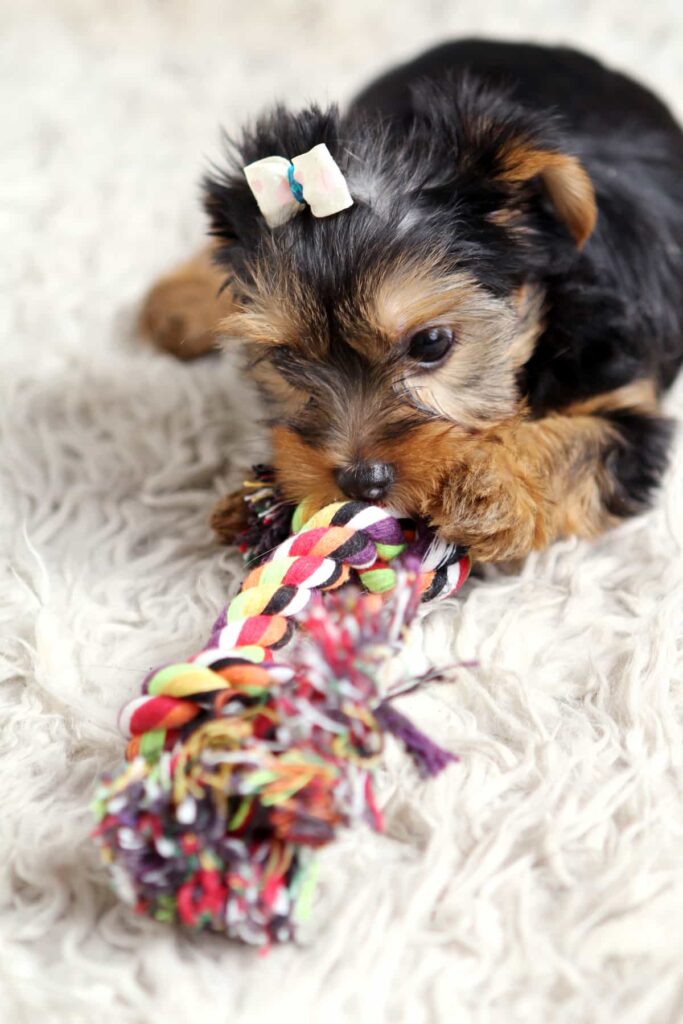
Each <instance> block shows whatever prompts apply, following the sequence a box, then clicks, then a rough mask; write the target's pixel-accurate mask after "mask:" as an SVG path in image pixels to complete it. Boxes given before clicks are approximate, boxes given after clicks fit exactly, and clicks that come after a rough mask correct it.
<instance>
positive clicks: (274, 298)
mask: <svg viewBox="0 0 683 1024" xmlns="http://www.w3.org/2000/svg"><path fill="white" fill-rule="evenodd" d="M220 327H221V330H222V332H223V333H224V334H227V335H229V336H232V337H237V338H239V339H241V340H244V341H247V342H251V343H253V344H256V345H287V346H289V347H290V348H295V349H298V350H300V351H303V352H305V353H307V354H310V355H320V354H322V352H324V346H325V343H326V340H327V334H326V332H327V324H326V321H325V315H324V311H323V310H322V309H321V307H320V305H319V304H318V303H317V302H316V297H315V296H314V295H312V294H311V293H310V292H308V291H307V290H306V289H305V288H303V287H302V285H301V283H300V282H299V281H298V280H297V278H296V276H295V275H293V274H287V273H285V272H284V271H283V270H279V269H276V271H275V272H274V273H266V272H265V271H264V270H263V269H262V268H259V267H257V268H256V269H255V271H254V277H253V282H252V283H251V284H250V285H249V286H248V287H244V286H243V287H242V289H241V294H240V296H239V298H236V301H235V307H234V309H233V310H232V311H231V313H230V314H229V316H227V317H225V319H224V320H223V321H222V322H221V325H220Z"/></svg>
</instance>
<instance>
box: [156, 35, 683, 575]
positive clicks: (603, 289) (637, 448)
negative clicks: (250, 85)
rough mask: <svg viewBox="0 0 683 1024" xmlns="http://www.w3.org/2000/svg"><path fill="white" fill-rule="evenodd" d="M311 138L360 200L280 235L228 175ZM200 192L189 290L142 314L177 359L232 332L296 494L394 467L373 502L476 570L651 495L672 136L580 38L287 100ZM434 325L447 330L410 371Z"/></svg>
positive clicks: (678, 166)
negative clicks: (202, 210) (210, 238)
mask: <svg viewBox="0 0 683 1024" xmlns="http://www.w3.org/2000/svg"><path fill="white" fill-rule="evenodd" d="M320 142H325V143H326V144H327V146H328V148H329V149H330V151H331V152H332V155H333V156H334V158H335V160H336V161H337V163H338V164H339V166H340V167H341V169H342V171H343V173H344V175H345V176H346V179H347V181H348V184H349V188H350V190H351V194H352V196H353V198H354V206H353V207H351V208H350V209H348V210H345V211H343V212H342V213H340V214H338V215H336V216H334V217H329V218H325V219H321V220H316V219H315V218H313V217H312V216H311V215H310V213H309V212H308V211H307V210H304V211H303V212H302V213H301V214H299V215H298V216H297V217H296V218H295V219H294V220H293V221H291V222H289V223H288V224H286V225H284V226H282V227H280V228H278V229H275V230H274V231H270V230H269V229H268V228H267V227H266V226H265V224H264V222H263V219H262V218H261V216H260V215H259V213H258V209H257V207H256V203H255V202H254V200H253V197H252V195H251V193H250V191H249V189H248V187H247V184H246V181H245V179H244V177H243V175H242V173H241V170H240V168H241V166H242V165H243V164H245V163H248V162H251V161H253V160H256V159H259V158H261V157H265V156H269V155H272V154H279V155H285V156H289V157H291V156H294V155H296V154H299V153H303V152H305V151H307V150H308V149H310V148H312V146H314V145H316V144H317V143H320ZM205 197H206V208H207V210H208V213H209V216H210V218H211V224H212V233H213V235H214V238H215V242H214V249H213V252H212V254H211V259H212V260H213V262H211V260H210V258H209V256H208V255H205V256H204V257H202V258H201V259H200V261H199V263H197V262H194V263H193V264H191V265H190V267H189V269H187V268H186V269H185V270H184V271H183V270H181V271H179V272H176V274H175V278H174V279H173V280H175V282H176V284H178V282H181V283H182V282H183V281H184V282H185V284H184V288H185V295H186V296H187V295H188V294H189V293H192V292H193V289H194V293H193V294H194V297H193V298H192V300H191V301H190V302H187V301H186V299H183V296H182V288H179V287H178V288H174V287H173V281H172V280H171V281H170V282H169V280H166V281H165V282H161V283H160V284H159V285H158V286H157V287H156V289H155V290H154V291H153V292H152V293H151V295H150V297H149V299H148V303H147V306H146V309H145V311H144V313H143V324H144V325H145V326H146V327H147V331H148V333H150V334H152V335H153V336H155V337H156V339H157V340H158V341H159V342H160V343H161V344H162V345H164V346H165V347H171V348H173V349H174V350H179V352H180V354H183V353H184V352H185V353H186V354H188V355H189V354H192V355H194V354H196V352H197V351H198V350H199V351H201V350H204V349H206V348H207V347H208V345H209V344H211V343H212V339H213V335H214V331H215V330H216V329H217V328H218V325H219V322H220V333H221V334H222V335H224V336H226V337H227V338H228V339H229V338H232V337H235V338H238V339H240V340H241V341H242V342H243V343H244V345H245V351H246V353H247V360H248V365H249V368H250V372H251V373H252V374H253V376H254V378H255V379H256V380H257V382H258V383H259V385H260V387H261V388H262V390H263V392H264V394H265V395H266V398H267V409H268V415H269V422H270V426H271V429H272V441H273V461H274V465H275V468H276V471H277V477H278V481H279V484H280V486H281V488H282V489H283V491H284V492H285V494H286V495H287V496H288V497H289V498H291V499H293V500H298V499H300V498H302V497H304V496H310V497H312V498H313V500H314V501H315V502H317V503H319V504H322V503H324V502H326V501H328V500H331V499H334V498H338V497H340V496H341V488H340V484H339V480H340V470H342V469H343V468H344V467H347V466H349V465H355V464H357V463H359V462H362V463H366V462H368V461H371V462H373V463H374V462H378V463H379V464H386V465H390V466H391V468H392V479H393V483H392V484H391V486H390V488H389V489H388V491H387V493H386V494H385V500H387V501H388V502H389V503H390V504H391V505H394V506H396V507H398V508H400V509H402V510H404V511H405V512H407V513H410V514H419V515H422V516H425V517H426V518H428V519H429V520H430V521H431V522H432V523H433V524H434V525H435V526H436V528H437V529H438V530H439V532H440V533H441V534H442V536H444V537H445V538H446V539H449V540H457V541H459V542H461V543H464V544H467V545H468V546H469V547H470V549H471V551H472V553H473V555H474V556H475V557H476V558H478V559H481V560H508V559H516V558H520V557H523V556H524V555H525V554H527V553H528V552H529V551H531V550H532V549H534V548H540V547H543V546H545V545H546V544H548V543H550V542H551V541H553V540H554V539H555V538H557V537H560V536H563V535H567V534H578V535H580V536H594V535H596V534H597V533H599V532H600V531H601V530H603V529H605V528H606V527H608V526H610V525H611V524H613V523H615V522H617V521H618V520H619V519H620V518H622V517H624V516H628V515H632V514H634V513H637V512H639V511H641V510H642V509H644V508H646V507H647V505H648V503H649V502H650V499H651V496H652V493H653V490H654V489H655V488H656V486H657V484H658V482H659V480H660V477H661V474H662V472H663V469H664V467H665V464H666V458H667V449H668V442H669V436H670V425H669V423H668V421H667V420H666V419H665V418H664V417H663V416H662V415H661V413H660V411H659V401H660V397H661V394H662V391H663V390H664V389H665V388H666V387H667V386H668V385H669V384H670V383H671V381H672V380H673V377H674V375H675V373H676V371H677V368H678V366H679V364H680V362H681V359H682V358H683V288H682V286H681V280H682V277H683V256H682V251H681V250H682V246H683V137H682V135H681V132H680V130H679V128H678V126H677V125H676V123H675V122H674V120H673V118H672V117H671V115H670V114H669V112H668V111H667V110H666V108H665V107H664V106H663V105H662V104H661V103H660V102H659V101H658V100H657V99H656V98H655V97H654V96H652V94H651V93H649V92H647V91H646V90H645V89H643V88H642V87H641V86H639V85H637V84H636V83H634V82H632V81H630V80H629V79H627V78H625V77H624V76H622V75H619V74H617V73H615V72H612V71H610V70H607V69H606V68H604V67H602V66H601V65H600V64H598V63H596V62H595V61H593V60H591V59H590V58H588V57H585V56H583V55H581V54H578V53H576V52H574V51H571V50H563V49H555V50H552V49H546V48H542V47H535V46H523V45H514V44H496V43H485V42H478V41H467V42H461V43H452V44H447V45H445V46H444V47H440V48H438V49H437V50H434V51H430V52H429V53H427V54H425V55H424V56H422V57H420V58H418V59H417V60H416V61H415V62H413V63H411V64H408V65H405V66H403V67H400V68H398V69H396V70H394V71H392V72H390V73H389V74H388V75H387V76H385V77H384V78H382V79H380V80H379V81H377V82H376V83H374V84H373V85H371V86H370V87H369V88H368V89H367V90H366V91H365V92H363V93H362V94H361V95H360V96H359V97H358V99H357V100H356V101H355V102H354V103H353V104H352V106H351V108H350V110H349V111H348V112H347V113H346V114H344V115H341V114H339V113H338V112H337V110H336V109H331V110H319V109H317V108H315V107H312V108H309V109H307V110H304V111H302V112H300V113H298V114H291V113H289V112H288V111H286V110H285V109H284V108H277V109H276V110H275V111H274V112H273V113H272V114H271V115H269V116H268V117H265V118H263V119H262V120H260V121H258V122H257V123H256V125H255V126H254V127H253V128H252V129H250V130H247V131H246V132H245V134H244V136H243V138H242V140H241V142H240V143H239V145H238V146H237V147H236V149H235V152H234V153H233V156H232V157H231V162H230V165H229V167H228V169H227V170H226V171H225V172H224V173H223V174H219V175H215V176H212V177H210V178H208V179H207V180H206V182H205ZM216 267H218V268H219V269H218V271H217V270H216ZM198 268H199V269H198ZM188 275H189V278H190V279H191V281H192V287H191V288H189V290H188V285H187V280H188ZM219 278H220V280H221V281H222V282H224V283H225V288H224V289H223V291H221V293H220V297H218V283H219ZM200 308H201V315H198V310H199V309H200ZM169 322H170V323H173V324H175V328H176V329H175V330H170V329H169ZM434 327H436V328H444V329H447V330H448V331H450V332H452V335H453V337H454V340H455V343H454V345H453V348H452V349H451V351H450V352H449V354H448V355H447V357H446V358H445V359H444V360H443V361H442V363H440V364H439V365H434V366H429V367H424V366H420V365H418V364H417V362H416V360H415V358H412V357H411V351H412V349H411V339H413V338H414V336H415V332H418V331H421V330H424V329H426V328H434ZM169 339H170V340H169ZM183 339H184V340H185V347H184V346H183V345H182V344H180V342H182V341H183ZM341 479H343V477H342V478H341ZM215 524H216V526H217V528H218V530H219V531H221V532H223V533H225V534H226V535H227V534H230V533H231V532H232V531H233V530H234V527H235V505H234V502H231V501H230V500H228V501H226V502H225V503H224V504H223V505H222V506H221V508H220V509H219V511H218V513H217V516H216V518H215Z"/></svg>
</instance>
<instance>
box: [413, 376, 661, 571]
mask: <svg viewBox="0 0 683 1024" xmlns="http://www.w3.org/2000/svg"><path fill="white" fill-rule="evenodd" d="M670 433H671V431H670V424H669V422H668V421H667V420H666V419H664V418H662V417H661V416H659V415H658V414H657V407H656V401H655V398H654V388H653V387H652V385H651V384H649V383H648V382H638V383H636V384H633V385H629V386H628V387H625V388H621V389H619V391H615V392H612V393H611V394H609V395H603V396H600V397H599V398H598V399H592V400H591V401H590V402H585V403H582V404H577V405H576V406H574V407H572V408H571V409H568V410H567V411H566V413H565V414H563V415H560V414H557V415H552V416H548V417H546V418H544V419H540V420H520V421H515V422H511V423H509V424H507V425H503V426H500V427H497V428H495V429H493V430H491V431H489V432H487V433H486V434H484V435H481V436H479V437H477V438H467V439H464V440H461V441H460V442H459V443H458V445H457V455H456V457H455V459H454V460H453V463H452V465H451V468H450V470H449V475H448V479H447V481H446V483H445V485H444V486H443V488H442V491H441V493H440V495H439V496H438V498H437V499H436V502H435V505H434V507H433V508H431V509H428V514H429V515H430V517H431V519H432V522H433V523H434V524H435V525H436V527H437V528H438V529H439V532H440V533H441V534H442V536H443V537H444V538H445V539H447V540H453V541H459V542H460V543H463V544H467V545H468V547H469V548H470V551H471V553H472V555H473V556H474V558H475V559H476V560H478V561H489V562H490V561H509V560H513V559H520V558H524V557H525V556H526V555H527V554H529V552H530V551H532V550H533V549H537V548H543V547H545V546H546V545H547V544H549V543H551V542H552V541H553V540H555V539H556V538H558V537H562V536H567V535H570V534H576V535H577V536H580V537H594V536H596V535H597V534H598V533H600V532H601V531H602V530H604V529H605V528H607V527H608V526H611V525H614V524H615V523H616V522H617V521H618V520H619V519H620V518H622V517H625V516H629V515H634V514H636V513H637V512H640V511H643V510H644V509H645V508H647V506H648V504H649V499H650V497H651V493H652V491H653V490H654V488H655V487H656V486H657V484H658V483H659V480H660V478H661V475H662V473H663V471H664V469H665V467H666V461H667V450H668V443H669V438H670Z"/></svg>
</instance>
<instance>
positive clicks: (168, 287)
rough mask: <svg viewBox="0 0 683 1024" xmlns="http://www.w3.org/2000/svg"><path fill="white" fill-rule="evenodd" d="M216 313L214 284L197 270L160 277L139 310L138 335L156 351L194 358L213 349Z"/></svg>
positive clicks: (181, 357)
mask: <svg viewBox="0 0 683 1024" xmlns="http://www.w3.org/2000/svg"><path fill="white" fill-rule="evenodd" d="M219 316H220V312H219V309H218V303H217V300H216V291H215V283H214V282H213V280H211V281H209V280H207V277H206V274H205V273H202V272H201V271H197V272H196V273H193V272H191V271H189V270H188V271H185V272H182V273H181V272H178V273H175V274H170V275H169V276H168V277H163V278H162V279H161V280H160V281H158V282H157V283H156V284H155V285H154V287H153V288H152V289H151V291H150V292H149V294H148V295H147V297H146V298H145V301H144V303H143V305H142V309H141V311H140V316H139V319H138V326H139V329H140V332H141V333H142V334H143V335H144V336H145V337H146V338H148V339H149V340H150V341H151V342H152V344H153V345H155V346H156V348H160V349H163V350H164V351H165V352H171V353H172V354H173V355H175V356H177V357H178V358H179V359H196V358H197V356H201V355H204V354H205V353H206V352H209V351H210V350H211V349H212V348H215V347H216V334H215V331H216V325H217V323H218V319H219Z"/></svg>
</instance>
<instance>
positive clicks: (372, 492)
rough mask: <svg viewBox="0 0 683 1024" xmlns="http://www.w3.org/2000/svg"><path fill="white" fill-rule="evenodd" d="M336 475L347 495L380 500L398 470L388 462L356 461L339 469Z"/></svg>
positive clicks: (362, 499)
mask: <svg viewBox="0 0 683 1024" xmlns="http://www.w3.org/2000/svg"><path fill="white" fill-rule="evenodd" d="M335 477H336V480H337V483H338V484H339V486H340V487H341V489H342V491H343V492H344V494H346V495H347V497H349V498H357V499H359V500H361V501H378V500H379V499H380V498H383V497H384V495H385V494H386V493H387V491H388V490H389V488H390V487H391V485H392V484H393V482H394V480H395V479H396V471H395V470H394V467H393V466H392V465H391V464H390V463H388V462H356V463H354V465H352V466H344V467H342V468H341V469H338V470H337V471H336V473H335Z"/></svg>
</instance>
